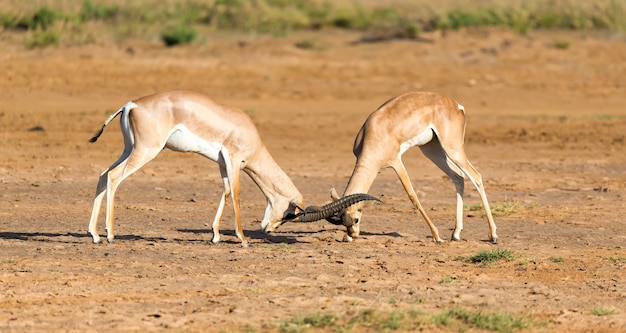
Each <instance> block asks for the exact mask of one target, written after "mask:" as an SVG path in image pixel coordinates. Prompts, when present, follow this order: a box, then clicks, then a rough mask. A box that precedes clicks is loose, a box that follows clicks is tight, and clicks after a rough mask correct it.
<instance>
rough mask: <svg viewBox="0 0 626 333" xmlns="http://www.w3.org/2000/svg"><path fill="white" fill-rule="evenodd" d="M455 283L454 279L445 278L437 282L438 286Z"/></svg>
mask: <svg viewBox="0 0 626 333" xmlns="http://www.w3.org/2000/svg"><path fill="white" fill-rule="evenodd" d="M454 281H456V278H455V277H445V278H442V279H441V280H439V284H450V283H453V282H454Z"/></svg>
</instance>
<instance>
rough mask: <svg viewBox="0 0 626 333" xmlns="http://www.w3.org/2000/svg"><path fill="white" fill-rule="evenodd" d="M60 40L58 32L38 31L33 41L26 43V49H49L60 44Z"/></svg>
mask: <svg viewBox="0 0 626 333" xmlns="http://www.w3.org/2000/svg"><path fill="white" fill-rule="evenodd" d="M60 40H61V36H60V34H59V33H57V32H54V31H38V32H36V33H34V35H33V36H32V38H31V39H29V40H27V41H26V47H27V48H29V49H32V48H43V47H48V46H51V45H57V44H59V41H60Z"/></svg>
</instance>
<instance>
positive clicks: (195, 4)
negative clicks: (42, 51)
mask: <svg viewBox="0 0 626 333" xmlns="http://www.w3.org/2000/svg"><path fill="white" fill-rule="evenodd" d="M478 26H498V27H504V28H509V29H513V30H515V31H517V32H520V33H528V32H529V31H532V30H537V29H568V30H605V31H609V32H614V33H622V32H626V0H595V1H587V0H527V1H520V0H482V1H469V0H464V1H461V0H456V1H455V0H444V1H438V2H437V3H436V4H434V3H433V2H431V1H426V0H415V1H411V0H391V1H385V2H378V1H374V0H361V1H359V0H336V1H332V0H212V1H211V0H209V1H201V0H189V1H184V0H163V1H158V0H137V1H132V2H131V1H123V0H83V1H82V4H81V5H80V6H76V1H69V0H61V1H54V0H37V1H18V0H4V1H3V2H2V3H1V4H0V29H2V30H14V31H17V32H19V31H23V32H28V31H39V32H41V31H47V32H48V33H47V34H46V35H48V36H51V35H55V36H56V37H57V41H56V43H58V42H59V40H62V39H63V37H64V36H65V35H68V34H72V33H74V34H76V33H77V32H76V31H79V32H82V33H84V32H85V30H89V29H95V30H94V31H95V32H93V33H92V35H94V36H93V38H90V39H89V40H97V39H98V38H99V37H100V35H101V34H104V35H108V36H113V37H112V38H115V39H118V40H119V39H124V38H128V37H140V38H153V37H154V36H160V37H161V39H162V40H163V42H164V43H165V44H166V45H177V44H182V43H188V42H191V41H192V40H193V39H194V38H195V35H196V33H194V32H196V31H197V29H202V31H208V32H219V31H238V32H246V33H254V34H268V35H273V36H285V35H287V34H289V33H290V32H293V31H298V30H317V29H322V28H329V27H332V28H340V29H349V30H356V31H362V32H369V33H384V34H386V35H389V36H394V38H417V37H419V34H420V33H422V32H424V31H433V30H454V29H461V28H465V27H478ZM94 27H98V29H96V28H94ZM163 27H167V28H163ZM31 35H32V34H31ZM40 35H41V34H38V35H37V36H40ZM190 37H191V40H189V38H190ZM33 38H36V37H33ZM38 38H39V37H38ZM172 38H173V39H172ZM68 40H73V41H76V40H84V39H80V38H79V39H77V38H68ZM42 44H44V45H45V44H46V43H42Z"/></svg>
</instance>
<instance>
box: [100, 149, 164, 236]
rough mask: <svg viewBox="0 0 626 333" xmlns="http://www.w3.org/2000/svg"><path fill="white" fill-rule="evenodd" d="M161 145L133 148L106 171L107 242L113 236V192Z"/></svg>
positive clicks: (156, 152)
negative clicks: (127, 155)
mask: <svg viewBox="0 0 626 333" xmlns="http://www.w3.org/2000/svg"><path fill="white" fill-rule="evenodd" d="M161 149H162V147H150V148H143V149H141V148H135V150H133V152H132V153H131V154H130V156H129V157H128V159H126V160H124V161H122V162H121V163H119V165H117V166H116V167H114V168H112V169H111V170H109V172H108V183H107V189H106V197H107V207H106V229H107V240H108V242H109V243H113V239H114V238H115V230H114V220H115V216H114V201H115V192H116V191H117V188H118V187H119V186H120V184H121V183H122V181H124V179H126V178H128V176H130V175H132V174H133V173H135V171H137V170H139V169H140V168H141V167H143V166H144V165H145V164H146V163H148V162H150V161H151V160H152V159H154V158H155V157H156V156H157V155H158V154H159V152H160V151H161Z"/></svg>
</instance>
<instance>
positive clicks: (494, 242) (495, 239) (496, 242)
mask: <svg viewBox="0 0 626 333" xmlns="http://www.w3.org/2000/svg"><path fill="white" fill-rule="evenodd" d="M489 241H490V242H491V243H492V244H498V237H494V238H490V239H489Z"/></svg>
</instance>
